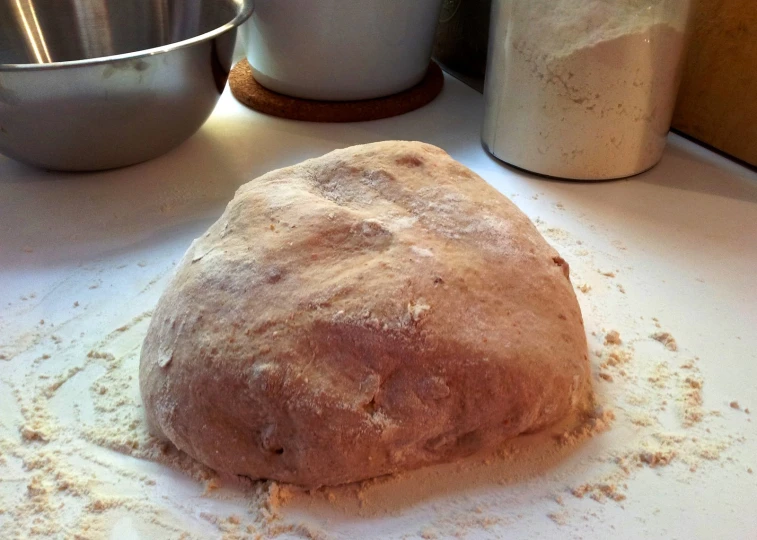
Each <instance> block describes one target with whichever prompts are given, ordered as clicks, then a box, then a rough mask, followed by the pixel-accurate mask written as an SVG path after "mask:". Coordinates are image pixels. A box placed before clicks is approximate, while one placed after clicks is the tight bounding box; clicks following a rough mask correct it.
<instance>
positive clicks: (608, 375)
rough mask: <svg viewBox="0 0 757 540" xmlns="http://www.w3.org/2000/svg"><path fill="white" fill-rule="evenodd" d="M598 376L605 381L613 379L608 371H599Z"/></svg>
mask: <svg viewBox="0 0 757 540" xmlns="http://www.w3.org/2000/svg"><path fill="white" fill-rule="evenodd" d="M599 378H600V379H602V380H605V381H607V382H612V381H613V378H612V375H610V374H609V373H605V372H604V371H602V372H600V373H599Z"/></svg>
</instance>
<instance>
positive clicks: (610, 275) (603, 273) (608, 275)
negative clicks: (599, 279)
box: [599, 271, 615, 278]
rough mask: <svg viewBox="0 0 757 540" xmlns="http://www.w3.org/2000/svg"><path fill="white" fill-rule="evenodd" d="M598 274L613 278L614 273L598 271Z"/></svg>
mask: <svg viewBox="0 0 757 540" xmlns="http://www.w3.org/2000/svg"><path fill="white" fill-rule="evenodd" d="M599 273H600V274H602V275H603V276H605V277H610V278H614V277H615V272H602V271H600V272H599Z"/></svg>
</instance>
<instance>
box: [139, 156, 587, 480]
mask: <svg viewBox="0 0 757 540" xmlns="http://www.w3.org/2000/svg"><path fill="white" fill-rule="evenodd" d="M140 386H141V392H142V398H143V401H144V405H145V410H146V414H147V418H148V422H149V424H150V427H151V429H152V430H153V431H154V432H155V433H157V434H159V435H162V436H164V437H166V438H168V439H169V440H170V441H172V442H173V443H174V444H175V445H176V446H177V447H178V448H180V449H181V450H183V451H185V452H187V453H188V454H189V455H191V456H193V457H194V458H196V459H197V460H199V461H201V462H202V463H204V464H206V465H208V466H210V467H212V468H214V469H216V470H218V471H222V472H225V473H231V474H237V475H244V476H247V477H251V478H268V479H276V480H280V481H285V482H292V483H294V484H299V485H302V486H306V487H316V486H321V485H334V484H341V483H346V482H352V481H357V480H362V479H366V478H370V477H375V476H379V475H384V474H388V473H393V472H397V471H401V470H406V469H411V468H416V467H419V466H423V465H426V464H431V463H438V462H444V461H449V460H452V459H455V458H457V457H460V456H464V455H467V454H470V453H472V452H474V451H476V450H479V449H482V448H487V447H492V446H495V445H497V444H498V443H501V442H502V441H503V440H505V439H507V438H510V437H514V436H516V435H518V434H522V433H527V432H533V431H535V430H539V429H542V428H544V427H545V426H548V425H549V424H551V423H554V422H555V421H557V420H559V419H561V418H563V417H564V416H565V415H566V414H567V413H569V412H570V411H571V410H573V409H576V408H581V407H584V406H586V405H587V404H588V399H589V393H590V370H589V363H588V354H587V348H586V337H585V334H584V328H583V321H582V319H581V312H580V309H579V306H578V303H577V301H576V297H575V294H574V292H573V288H572V286H571V283H570V279H569V277H568V265H567V263H566V262H565V261H564V260H563V259H562V258H561V257H560V256H559V255H558V253H557V252H556V251H555V250H554V249H552V248H551V247H550V246H549V245H548V244H547V242H546V241H545V240H544V239H543V238H542V237H541V235H540V234H539V232H538V231H537V230H536V228H535V227H534V226H533V225H532V223H531V222H530V221H529V220H528V218H527V217H526V216H525V215H524V214H523V213H522V212H521V211H520V210H518V208H517V207H516V206H515V205H513V204H512V203H511V202H510V201H509V200H508V199H507V198H506V197H504V196H503V195H501V194H500V193H499V192H497V191H496V190H495V189H493V188H492V187H490V186H489V185H488V184H487V183H486V182H485V181H483V180H482V179H481V178H480V177H478V176H477V175H476V174H474V173H473V172H471V171H470V170H469V169H467V168H466V167H464V166H463V165H461V164H460V163H457V162H456V161H454V160H453V159H451V158H450V157H449V156H448V155H447V154H446V153H445V152H444V151H442V150H440V149H439V148H436V147H434V146H431V145H428V144H423V143H418V142H397V141H392V142H381V143H375V144H366V145H362V146H354V147H351V148H346V149H343V150H337V151H335V152H331V153H329V154H327V155H325V156H323V157H320V158H317V159H311V160H308V161H305V162H303V163H300V164H298V165H295V166H293V167H287V168H284V169H280V170H276V171H273V172H270V173H268V174H266V175H264V176H261V177H260V178H257V179H255V180H253V181H251V182H249V183H247V184H245V185H243V186H242V187H241V188H239V190H238V191H237V193H236V195H235V196H234V199H233V200H232V201H231V202H230V203H229V205H228V207H227V208H226V211H225V212H224V213H223V215H222V216H221V218H220V219H219V220H218V221H217V222H216V223H215V224H214V225H213V226H212V227H210V229H209V230H208V231H207V232H206V233H205V234H204V235H203V236H202V237H201V238H198V239H197V240H195V241H194V242H193V243H192V245H191V247H190V248H189V250H188V252H187V253H186V255H185V257H184V259H183V260H182V261H181V263H180V265H179V266H178V268H177V271H176V275H175V277H174V278H173V281H172V282H171V283H170V285H169V286H168V288H167V289H166V291H165V292H164V294H163V296H162V298H161V299H160V302H159V303H158V306H157V308H156V309H155V311H154V314H153V317H152V321H151V323H150V327H149V330H148V334H147V337H146V339H145V342H144V346H143V348H142V356H141V362H140Z"/></svg>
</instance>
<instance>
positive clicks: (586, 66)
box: [483, 0, 690, 180]
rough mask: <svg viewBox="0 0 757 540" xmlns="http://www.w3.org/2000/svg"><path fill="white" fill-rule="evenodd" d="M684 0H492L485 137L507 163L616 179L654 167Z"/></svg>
mask: <svg viewBox="0 0 757 540" xmlns="http://www.w3.org/2000/svg"><path fill="white" fill-rule="evenodd" d="M689 4H690V2H689V0H644V1H642V0H495V2H494V6H493V11H492V32H491V38H490V52H489V66H488V68H487V80H486V89H485V96H486V119H485V122H484V130H483V140H484V143H485V145H486V146H487V147H488V149H489V150H490V152H492V153H493V154H494V155H495V156H497V157H498V158H500V159H502V160H503V161H506V162H508V163H510V164H512V165H515V166H518V167H521V168H524V169H528V170H531V171H534V172H538V173H541V174H545V175H549V176H556V177H560V178H571V179H586V180H599V179H607V178H619V177H624V176H629V175H632V174H636V173H639V172H641V171H644V170H646V169H648V168H650V167H652V166H653V165H655V164H656V163H657V162H658V161H659V159H660V157H661V155H662V151H663V149H664V146H665V139H666V134H667V132H668V129H669V127H670V121H671V117H672V113H673V107H674V105H675V96H676V92H677V89H678V82H679V79H680V66H681V60H682V57H683V53H684V45H685V30H686V23H687V20H688V14H689V7H690V6H689Z"/></svg>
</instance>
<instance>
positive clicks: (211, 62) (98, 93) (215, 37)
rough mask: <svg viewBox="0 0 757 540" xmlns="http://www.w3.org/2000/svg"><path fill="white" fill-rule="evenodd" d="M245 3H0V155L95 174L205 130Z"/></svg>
mask: <svg viewBox="0 0 757 540" xmlns="http://www.w3.org/2000/svg"><path fill="white" fill-rule="evenodd" d="M251 12H252V0H194V1H189V2H188V1H186V0H129V1H128V2H124V1H116V0H13V1H8V2H3V3H0V153H3V154H6V155H7V156H9V157H11V158H14V159H16V160H19V161H22V162H25V163H28V164H31V165H35V166H38V167H43V168H48V169H57V170H99V169H109V168H114V167H122V166H126V165H131V164H134V163H139V162H141V161H145V160H148V159H151V158H154V157H156V156H159V155H161V154H163V153H165V152H167V151H169V150H170V149H172V148H174V147H176V146H178V145H179V144H180V143H181V142H183V141H184V140H186V139H187V138H188V137H190V136H191V135H192V134H193V133H194V132H195V131H197V129H198V128H199V127H200V126H201V125H202V124H203V123H204V122H205V120H207V118H208V116H210V113H211V112H212V110H213V108H214V107H215V105H216V103H217V102H218V98H219V97H220V95H221V92H222V91H223V88H224V86H225V84H226V79H227V77H228V73H229V70H230V68H231V57H232V53H233V49H234V42H235V39H236V32H237V27H238V26H239V25H240V24H241V23H242V22H244V21H245V20H246V19H247V18H248V17H249V16H250V13H251Z"/></svg>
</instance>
